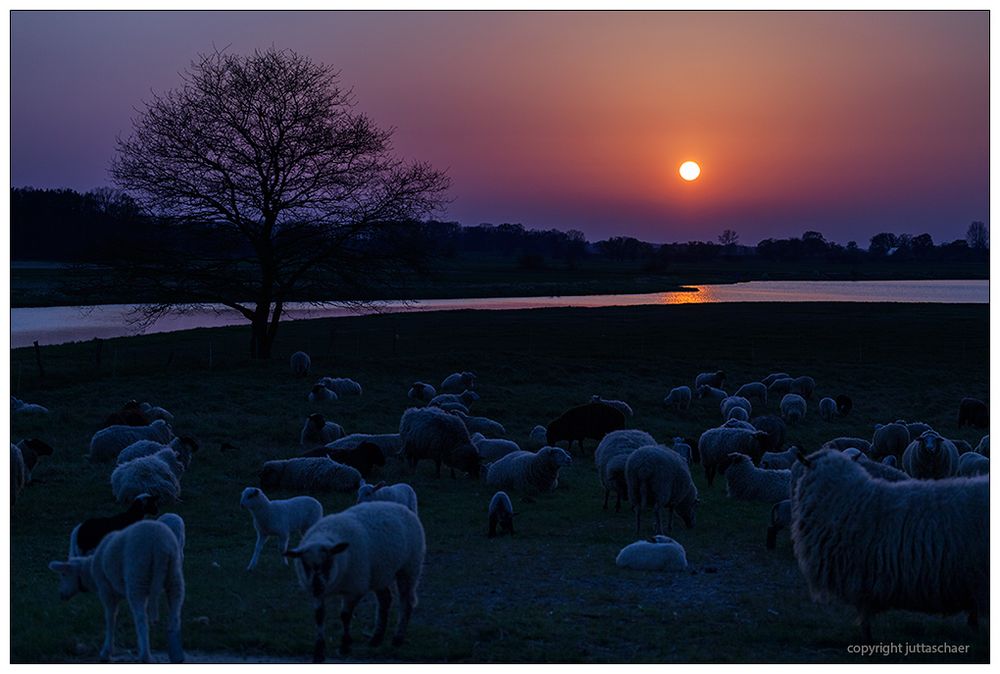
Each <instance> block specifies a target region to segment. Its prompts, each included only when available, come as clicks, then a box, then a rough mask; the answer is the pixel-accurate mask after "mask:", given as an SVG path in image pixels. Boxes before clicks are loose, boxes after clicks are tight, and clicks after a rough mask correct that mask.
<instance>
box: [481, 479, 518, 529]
mask: <svg viewBox="0 0 1000 674" xmlns="http://www.w3.org/2000/svg"><path fill="white" fill-rule="evenodd" d="M487 513H488V515H489V521H490V526H489V530H488V532H487V535H488V536H489V537H490V538H495V537H496V535H497V529H498V528H499V529H500V533H501V534H502V533H503V532H504V531H506V532H508V533H509V534H510V535H511V536H513V535H514V515H515V513H514V504H512V503H511V502H510V497H509V496H507V492H505V491H498V492H497V493H495V494H493V498H491V499H490V506H489V508H488V509H487Z"/></svg>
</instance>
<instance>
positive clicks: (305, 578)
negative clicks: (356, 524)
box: [284, 542, 350, 598]
mask: <svg viewBox="0 0 1000 674" xmlns="http://www.w3.org/2000/svg"><path fill="white" fill-rule="evenodd" d="M349 546H350V544H349V543H347V542H340V543H335V544H329V543H311V544H307V545H300V546H299V547H297V548H292V549H291V550H286V551H285V553H284V555H285V557H288V558H290V559H297V560H299V564H300V571H301V573H300V576H299V578H300V580H301V581H302V584H303V586H304V587H305V589H307V590H308V591H309V592H311V593H312V595H313V597H316V598H320V597H323V595H324V594H326V586H327V585H329V584H330V583H332V582H335V581H336V580H337V577H338V576H339V570H338V569H337V568H336V567H337V564H336V561H337V556H338V555H340V554H341V553H342V552H344V551H345V550H347V549H348V547H349Z"/></svg>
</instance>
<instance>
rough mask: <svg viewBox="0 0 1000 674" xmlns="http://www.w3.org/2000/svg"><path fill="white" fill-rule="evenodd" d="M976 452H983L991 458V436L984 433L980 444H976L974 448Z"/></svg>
mask: <svg viewBox="0 0 1000 674" xmlns="http://www.w3.org/2000/svg"><path fill="white" fill-rule="evenodd" d="M974 451H975V452H976V454H982V455H983V456H985V457H987V458H989V456H990V436H988V435H984V436H983V437H981V438H980V439H979V444H978V445H976V449H975V450H974Z"/></svg>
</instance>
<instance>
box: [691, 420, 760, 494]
mask: <svg viewBox="0 0 1000 674" xmlns="http://www.w3.org/2000/svg"><path fill="white" fill-rule="evenodd" d="M766 437H767V433H766V432H764V431H749V430H744V429H742V428H710V429H708V430H707V431H705V432H704V433H702V434H701V437H700V438H698V451H699V453H700V454H701V464H702V467H703V468H704V470H705V480H706V481H707V482H708V486H709V487H711V486H712V482H714V481H715V474H716V471H718V472H719V473H725V472H726V468H727V467H728V466H729V461H730V458H729V457H730V455H731V454H734V453H739V454H746V455H747V456H749V457H750V458H752V459H754V460H756V461H759V460H760V458H761V456H762V455H763V453H764V452H763V451H762V450H761V442H762V441H763V439H765V438H766Z"/></svg>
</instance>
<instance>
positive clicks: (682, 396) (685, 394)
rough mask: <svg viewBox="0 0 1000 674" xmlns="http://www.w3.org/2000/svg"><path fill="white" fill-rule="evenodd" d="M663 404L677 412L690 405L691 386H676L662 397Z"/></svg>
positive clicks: (684, 409)
mask: <svg viewBox="0 0 1000 674" xmlns="http://www.w3.org/2000/svg"><path fill="white" fill-rule="evenodd" d="M663 404H664V405H666V406H667V407H668V408H672V409H673V410H675V411H677V412H684V411H686V410H687V409H688V408H689V407H691V387H690V386H677V387H674V388H672V389H670V393H668V394H667V396H666V397H665V398H664V399H663Z"/></svg>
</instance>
